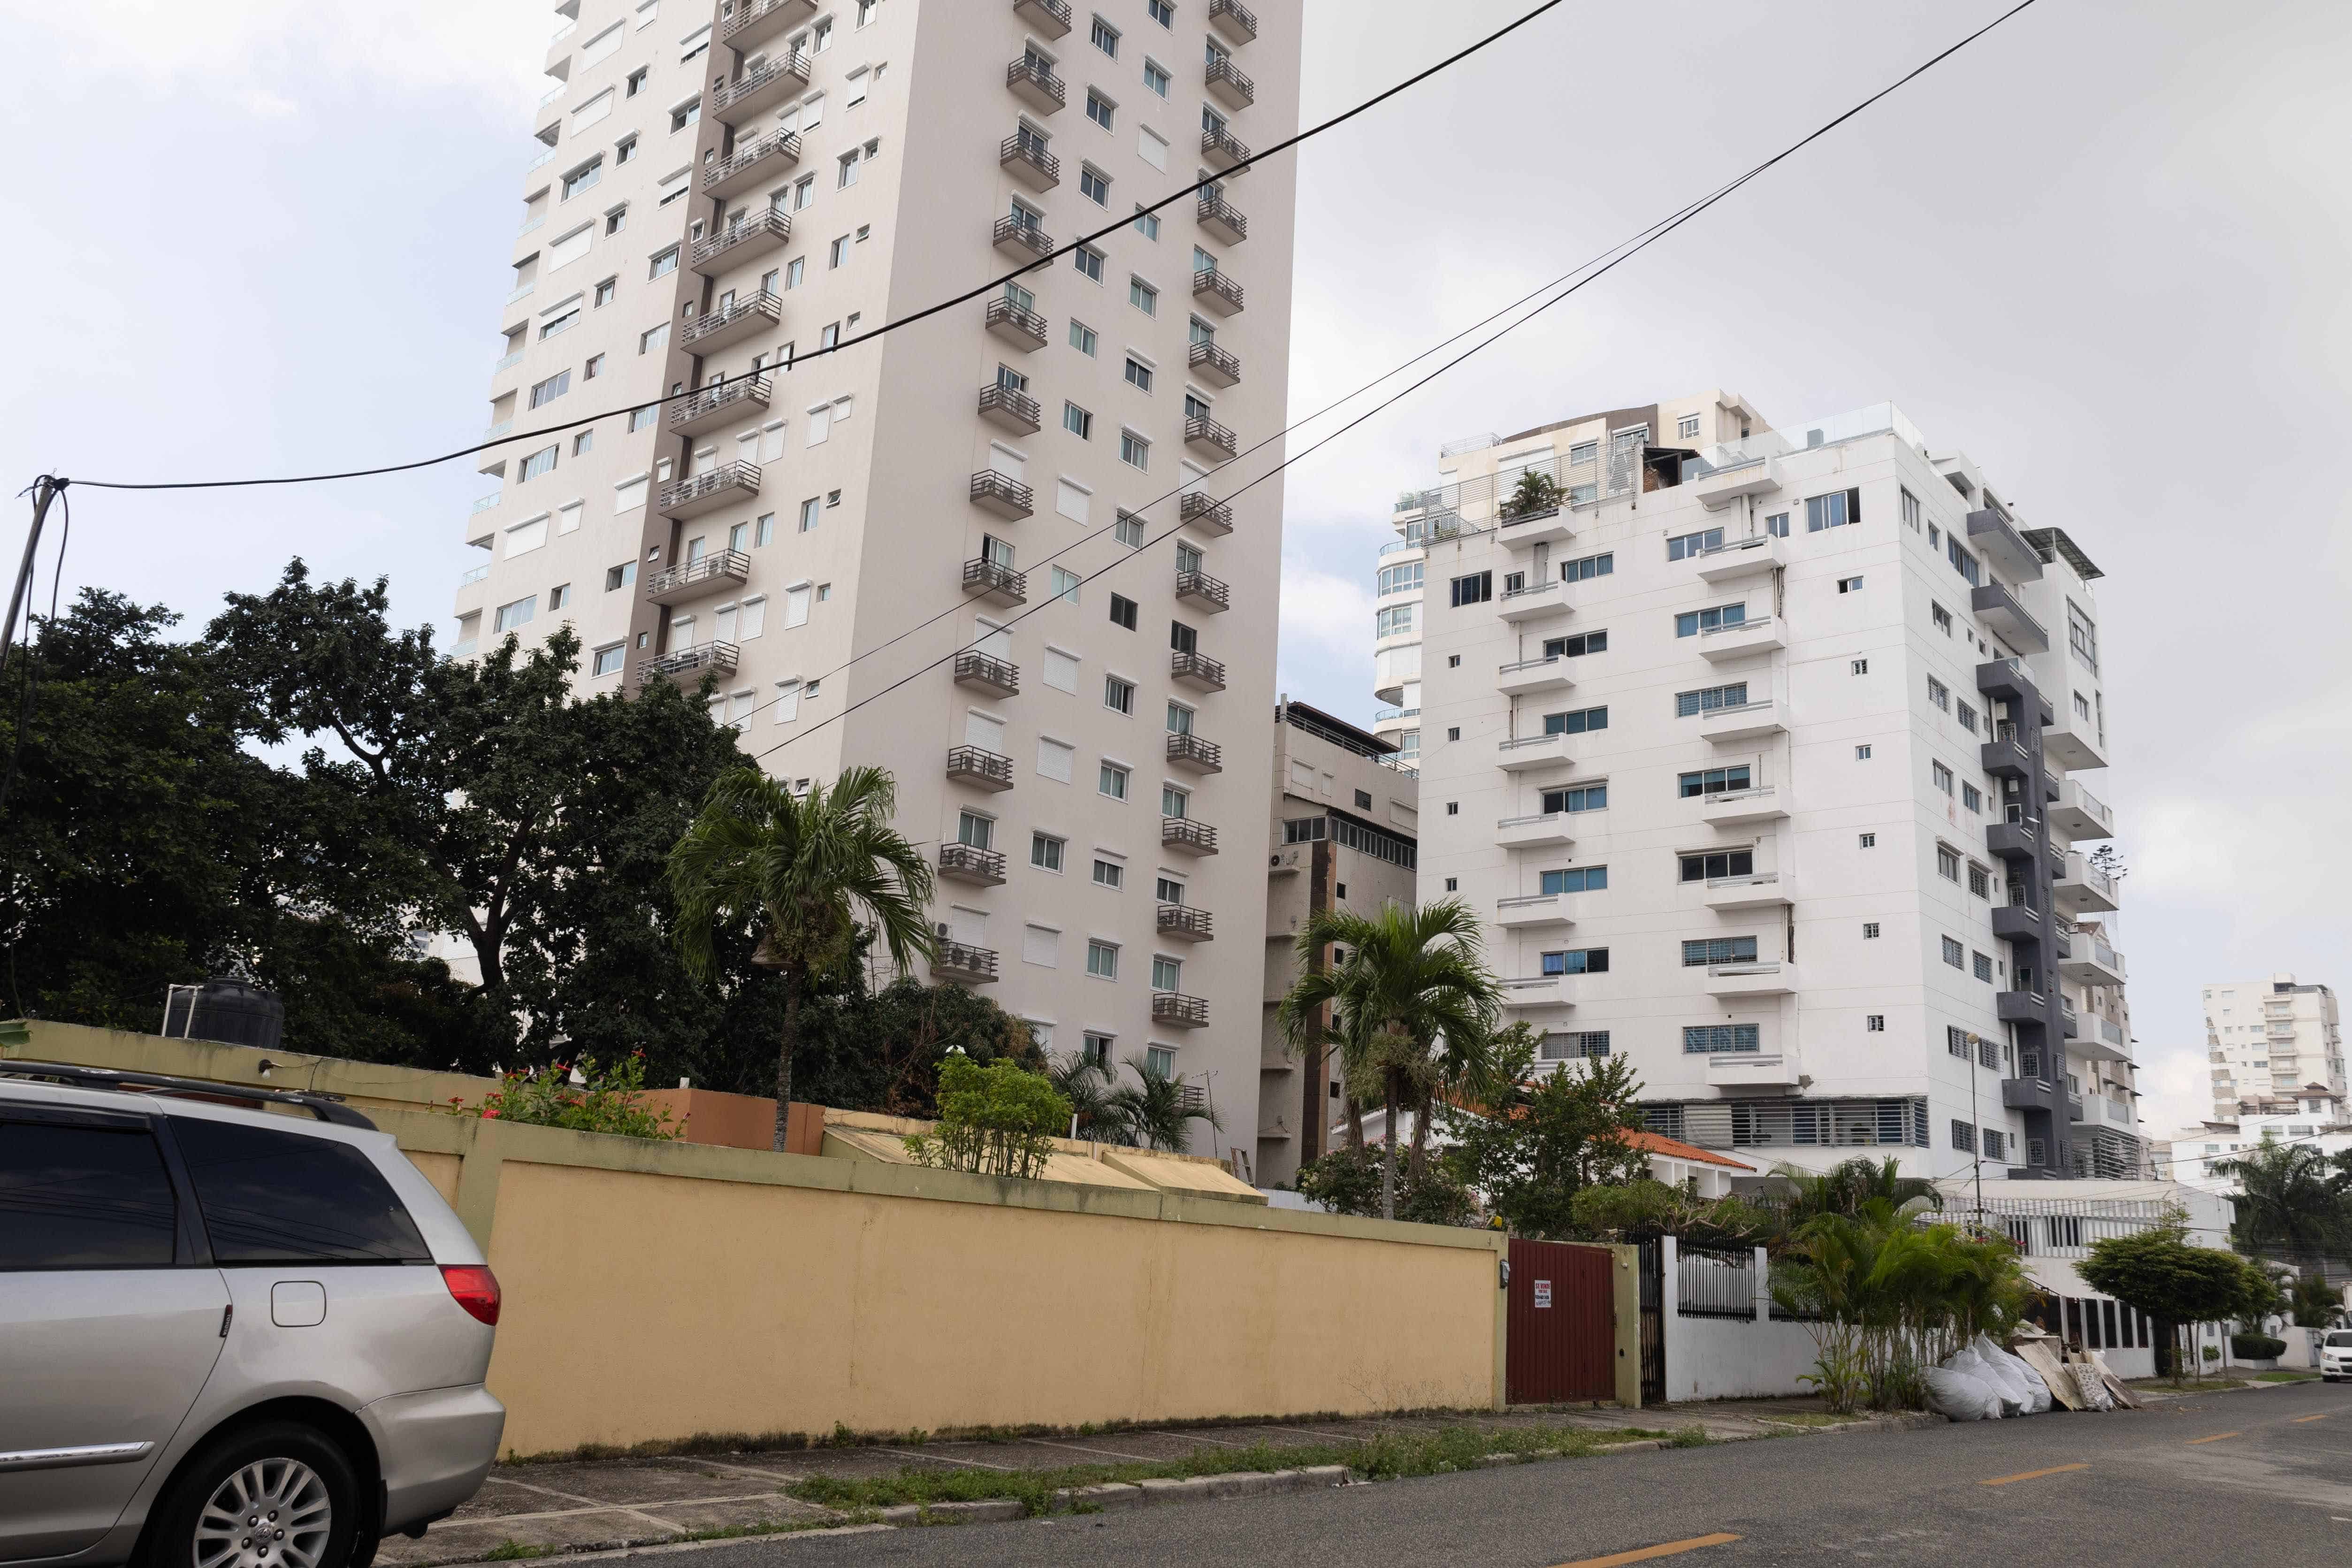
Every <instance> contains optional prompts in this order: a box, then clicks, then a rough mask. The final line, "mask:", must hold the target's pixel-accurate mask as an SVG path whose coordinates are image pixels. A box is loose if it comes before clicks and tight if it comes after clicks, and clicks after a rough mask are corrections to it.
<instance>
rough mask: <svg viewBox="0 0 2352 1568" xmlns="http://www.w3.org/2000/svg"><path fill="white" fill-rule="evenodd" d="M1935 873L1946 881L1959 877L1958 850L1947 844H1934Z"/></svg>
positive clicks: (1956, 879)
mask: <svg viewBox="0 0 2352 1568" xmlns="http://www.w3.org/2000/svg"><path fill="white" fill-rule="evenodd" d="M1936 875H1937V876H1938V877H1941V878H1943V879H1944V880H1946V881H1948V882H1957V881H1958V880H1959V879H1960V852H1959V851H1958V850H1957V849H1954V848H1953V847H1951V846H1949V845H1948V844H1938V845H1937V846H1936Z"/></svg>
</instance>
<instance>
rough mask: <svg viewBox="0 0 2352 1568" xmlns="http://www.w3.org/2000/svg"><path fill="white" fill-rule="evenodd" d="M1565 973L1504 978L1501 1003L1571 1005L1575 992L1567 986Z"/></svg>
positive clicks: (1516, 1004) (1533, 1005) (1523, 1005)
mask: <svg viewBox="0 0 2352 1568" xmlns="http://www.w3.org/2000/svg"><path fill="white" fill-rule="evenodd" d="M1569 980H1570V977H1569V976H1567V975H1565V974H1529V975H1525V976H1522V977H1521V978H1519V979H1517V980H1506V981H1503V982H1502V983H1501V984H1502V987H1503V1005H1504V1006H1506V1007H1573V1006H1575V1005H1576V994H1575V992H1573V991H1572V990H1570V988H1569Z"/></svg>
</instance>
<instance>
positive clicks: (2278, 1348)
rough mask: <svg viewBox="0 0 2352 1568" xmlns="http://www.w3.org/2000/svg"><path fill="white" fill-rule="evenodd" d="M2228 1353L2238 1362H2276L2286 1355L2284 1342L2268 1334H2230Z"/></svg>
mask: <svg viewBox="0 0 2352 1568" xmlns="http://www.w3.org/2000/svg"><path fill="white" fill-rule="evenodd" d="M2230 1353H2231V1355H2233V1356H2236V1357H2237V1358H2238V1359H2239V1360H2240V1361H2276V1360H2278V1358H2279V1357H2281V1356H2283V1355H2284V1354H2286V1342H2285V1341H2284V1340H2274V1339H2273V1338H2271V1337H2270V1336H2269V1335H2268V1334H2231V1336H2230Z"/></svg>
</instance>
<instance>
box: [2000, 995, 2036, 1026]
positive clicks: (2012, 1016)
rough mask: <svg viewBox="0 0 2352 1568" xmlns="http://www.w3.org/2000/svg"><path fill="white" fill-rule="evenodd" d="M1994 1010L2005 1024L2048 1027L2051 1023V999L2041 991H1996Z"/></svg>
mask: <svg viewBox="0 0 2352 1568" xmlns="http://www.w3.org/2000/svg"><path fill="white" fill-rule="evenodd" d="M1992 1010H1993V1016H1995V1017H1996V1018H1999V1019H2000V1021H2001V1022H2002V1023H2004V1024H2017V1025H2021V1026H2024V1027H2026V1028H2032V1029H2046V1028H2047V1027H2049V1025H2050V999H2049V998H2048V997H2047V996H2045V995H2043V994H2042V993H2041V992H2039V991H1996V992H1994V993H1993V996H1992Z"/></svg>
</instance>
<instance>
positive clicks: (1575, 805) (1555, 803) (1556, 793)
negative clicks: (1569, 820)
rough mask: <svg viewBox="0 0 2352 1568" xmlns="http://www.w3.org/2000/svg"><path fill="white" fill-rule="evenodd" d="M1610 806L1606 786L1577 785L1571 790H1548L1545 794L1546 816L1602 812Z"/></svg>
mask: <svg viewBox="0 0 2352 1568" xmlns="http://www.w3.org/2000/svg"><path fill="white" fill-rule="evenodd" d="M1608 805H1609V786H1608V785H1607V784H1577V785H1575V786H1574V787H1572V788H1570V789H1548V790H1546V791H1544V793H1543V808H1544V814H1545V815H1546V816H1549V815H1550V814H1552V813H1553V812H1556V811H1602V810H1606V809H1607V808H1608Z"/></svg>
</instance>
